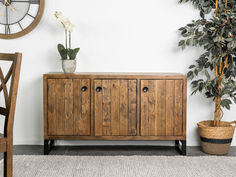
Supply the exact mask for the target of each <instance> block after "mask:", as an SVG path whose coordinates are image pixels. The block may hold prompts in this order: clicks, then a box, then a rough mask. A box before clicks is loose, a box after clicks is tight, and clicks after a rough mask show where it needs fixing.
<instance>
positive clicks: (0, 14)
mask: <svg viewBox="0 0 236 177" xmlns="http://www.w3.org/2000/svg"><path fill="white" fill-rule="evenodd" d="M6 3H7V0H5V2H4V4H3V6H2V7H1V9H0V16H2V13H1V11H2V9H3V8H4V6H5V7H6Z"/></svg>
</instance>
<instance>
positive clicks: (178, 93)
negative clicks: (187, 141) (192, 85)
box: [174, 80, 183, 136]
mask: <svg viewBox="0 0 236 177" xmlns="http://www.w3.org/2000/svg"><path fill="white" fill-rule="evenodd" d="M174 115H175V117H174V119H175V125H174V135H176V136H180V135H183V81H182V80H175V110H174Z"/></svg>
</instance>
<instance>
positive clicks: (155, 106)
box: [141, 80, 183, 136]
mask: <svg viewBox="0 0 236 177" xmlns="http://www.w3.org/2000/svg"><path fill="white" fill-rule="evenodd" d="M141 89H142V90H141V135H142V136H181V135H183V81H182V80H142V81H141Z"/></svg>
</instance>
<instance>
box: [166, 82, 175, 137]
mask: <svg viewBox="0 0 236 177" xmlns="http://www.w3.org/2000/svg"><path fill="white" fill-rule="evenodd" d="M174 110H175V81H174V80H167V81H166V135H167V136H172V135H174V124H175V115H174Z"/></svg>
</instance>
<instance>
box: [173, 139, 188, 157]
mask: <svg viewBox="0 0 236 177" xmlns="http://www.w3.org/2000/svg"><path fill="white" fill-rule="evenodd" d="M180 142H181V147H180ZM175 149H176V150H177V151H178V152H179V153H180V154H181V155H186V154H187V151H186V140H175Z"/></svg>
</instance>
